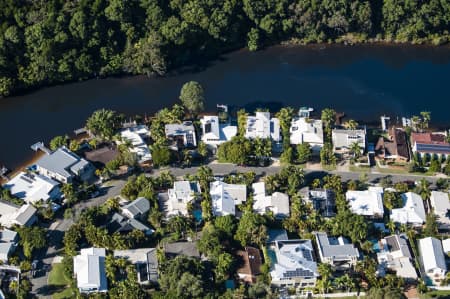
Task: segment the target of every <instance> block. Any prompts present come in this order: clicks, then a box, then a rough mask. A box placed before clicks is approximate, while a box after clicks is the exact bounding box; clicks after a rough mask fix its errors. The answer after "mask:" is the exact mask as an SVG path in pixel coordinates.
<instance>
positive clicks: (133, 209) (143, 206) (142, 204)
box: [123, 197, 150, 217]
mask: <svg viewBox="0 0 450 299" xmlns="http://www.w3.org/2000/svg"><path fill="white" fill-rule="evenodd" d="M123 209H124V210H128V211H129V212H130V213H131V214H132V215H133V217H136V216H138V215H142V214H145V213H147V212H148V211H149V210H150V202H149V201H148V199H147V198H145V197H139V198H137V199H136V200H133V201H132V202H130V203H129V204H127V205H125V206H124V207H123Z"/></svg>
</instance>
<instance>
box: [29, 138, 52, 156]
mask: <svg viewBox="0 0 450 299" xmlns="http://www.w3.org/2000/svg"><path fill="white" fill-rule="evenodd" d="M31 149H32V150H33V151H35V152H37V151H38V150H41V151H43V152H44V153H46V154H47V155H50V154H51V153H52V151H51V150H50V149H49V148H47V147H46V146H45V145H44V143H43V142H42V141H41V142H36V143H35V144H33V145H31Z"/></svg>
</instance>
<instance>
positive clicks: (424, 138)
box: [411, 132, 450, 158]
mask: <svg viewBox="0 0 450 299" xmlns="http://www.w3.org/2000/svg"><path fill="white" fill-rule="evenodd" d="M411 147H412V151H413V153H418V154H419V155H420V156H422V157H423V156H428V157H431V156H438V157H441V156H442V157H444V158H446V157H447V156H448V155H450V143H448V142H447V135H446V134H443V133H438V132H435V133H430V132H428V133H411Z"/></svg>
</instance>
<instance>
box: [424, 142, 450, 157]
mask: <svg viewBox="0 0 450 299" xmlns="http://www.w3.org/2000/svg"><path fill="white" fill-rule="evenodd" d="M416 149H417V151H418V152H421V153H435V154H450V145H448V144H425V143H416Z"/></svg>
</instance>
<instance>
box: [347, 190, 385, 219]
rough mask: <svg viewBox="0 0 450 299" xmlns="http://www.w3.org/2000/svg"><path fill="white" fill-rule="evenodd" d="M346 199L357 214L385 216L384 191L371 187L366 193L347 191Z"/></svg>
mask: <svg viewBox="0 0 450 299" xmlns="http://www.w3.org/2000/svg"><path fill="white" fill-rule="evenodd" d="M345 197H346V198H347V201H348V202H349V204H350V209H351V210H352V212H353V213H355V214H358V215H363V216H379V217H382V216H383V214H384V209H383V189H381V190H380V189H379V188H375V187H369V189H368V190H365V191H347V193H346V194H345Z"/></svg>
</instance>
